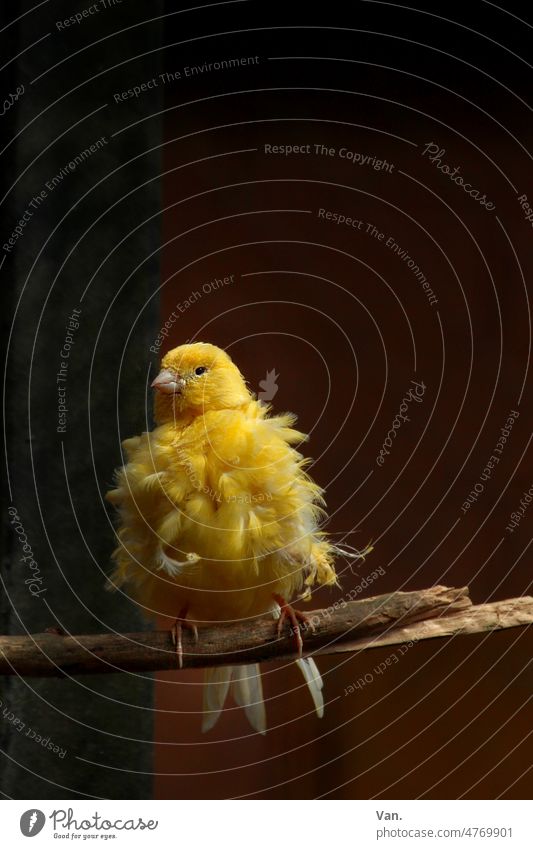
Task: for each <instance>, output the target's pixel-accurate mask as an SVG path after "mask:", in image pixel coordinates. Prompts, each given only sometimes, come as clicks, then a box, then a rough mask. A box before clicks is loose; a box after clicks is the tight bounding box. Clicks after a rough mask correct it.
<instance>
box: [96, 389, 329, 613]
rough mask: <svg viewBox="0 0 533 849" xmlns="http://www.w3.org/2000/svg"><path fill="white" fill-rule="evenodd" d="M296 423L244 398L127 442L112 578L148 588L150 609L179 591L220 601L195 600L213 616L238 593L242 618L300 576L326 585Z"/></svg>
mask: <svg viewBox="0 0 533 849" xmlns="http://www.w3.org/2000/svg"><path fill="white" fill-rule="evenodd" d="M293 424H294V417H292V416H291V415H289V414H285V415H281V416H276V417H268V416H267V410H266V408H265V407H264V406H263V405H261V404H259V403H258V402H255V401H252V402H250V404H248V405H247V406H245V407H244V408H243V409H239V410H217V411H211V412H206V413H204V414H203V415H200V416H196V417H195V418H194V419H193V420H192V421H191V422H190V423H188V424H187V425H186V426H183V427H177V426H176V425H175V424H174V423H173V422H171V423H166V424H163V425H161V426H160V427H157V428H156V429H155V430H154V431H152V432H151V433H145V434H143V436H141V437H138V438H136V439H133V440H127V441H126V442H125V443H124V449H125V452H126V454H127V459H128V462H127V464H126V465H125V466H124V467H123V468H122V469H121V470H120V471H119V472H118V475H117V488H116V489H115V490H113V491H112V492H111V493H110V494H109V499H110V500H111V501H112V502H114V503H115V504H116V506H117V507H118V509H119V513H120V518H121V528H120V530H119V538H120V545H119V548H118V549H117V550H116V552H115V560H116V562H117V567H118V568H117V571H116V573H115V576H114V579H116V580H117V581H118V582H119V583H127V582H130V584H131V586H132V588H134V587H135V586H137V587H140V586H141V585H142V589H143V598H144V597H145V596H146V592H147V584H148V583H150V582H151V583H152V584H153V586H152V591H153V595H154V604H160V603H161V600H162V599H164V598H165V597H166V598H169V597H170V596H174V595H175V594H176V593H177V594H178V595H180V594H181V595H183V596H187V594H189V595H190V594H191V593H192V595H193V602H194V600H196V602H198V601H200V599H201V598H202V596H203V595H205V594H208V595H209V594H211V595H213V594H215V595H216V594H218V598H216V599H215V598H214V597H213V598H212V599H211V602H212V604H211V603H209V604H207V603H206V601H205V599H203V607H204V608H205V612H206V616H207V617H208V618H214V619H217V618H221V617H220V616H213V615H212V614H213V612H216V611H218V610H222V611H224V608H228V607H229V606H231V604H230V602H231V603H234V602H238V599H239V595H240V596H242V598H241V603H240V604H239V603H238V604H237V606H238V607H239V612H244V608H245V607H246V608H248V607H249V606H250V605H251V607H250V611H251V612H255V608H258V609H257V612H258V613H260V612H264V610H265V609H269V607H270V606H271V598H272V593H273V592H277V591H279V590H280V589H281V590H283V592H284V593H285V595H286V596H288V597H290V596H291V595H292V594H293V593H294V592H295V591H296V589H298V588H299V587H300V586H301V585H302V583H303V581H304V579H305V578H306V577H307V583H308V584H310V583H312V582H313V581H314V580H318V581H319V582H321V583H332V582H334V580H335V573H334V571H333V568H332V563H331V561H332V558H331V556H330V551H329V546H328V544H327V543H326V541H325V539H324V536H323V535H322V534H321V533H320V532H319V531H318V528H317V525H318V521H319V519H320V516H321V513H322V511H321V507H320V504H321V500H322V497H321V490H320V488H319V487H318V486H317V485H316V484H315V483H314V482H313V481H312V480H311V479H310V478H309V476H308V475H307V474H306V472H305V470H304V466H305V465H306V461H305V460H304V459H303V457H302V455H301V454H300V453H298V451H296V450H295V448H293V447H292V446H293V444H295V443H299V442H301V441H302V440H303V439H304V438H305V437H304V436H303V434H300V433H299V432H298V431H296V430H294V428H293ZM154 582H155V583H154ZM169 584H170V586H169ZM251 590H253V592H250V591H251ZM221 594H226V595H225V596H224V595H222V597H221ZM234 597H235V598H234ZM254 599H255V600H254ZM224 600H226V601H227V604H224V603H221V602H223V601H224ZM267 600H268V601H267ZM174 603H175V600H174V599H173V600H172V604H174ZM200 606H202V605H200ZM207 607H208V608H209V609H210V612H209V613H207ZM211 608H214V609H215V610H214V611H213V610H211ZM158 609H159V608H158ZM225 615H227V618H231V617H232V614H231V613H230V612H229V610H228V611H227V612H226V614H224V613H223V612H222V617H224V616H225Z"/></svg>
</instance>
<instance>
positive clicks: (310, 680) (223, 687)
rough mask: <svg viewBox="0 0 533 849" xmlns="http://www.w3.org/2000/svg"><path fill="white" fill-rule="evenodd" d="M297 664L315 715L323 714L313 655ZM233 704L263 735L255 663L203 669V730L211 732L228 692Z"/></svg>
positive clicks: (260, 688) (258, 671) (263, 714)
mask: <svg viewBox="0 0 533 849" xmlns="http://www.w3.org/2000/svg"><path fill="white" fill-rule="evenodd" d="M296 664H297V666H298V668H299V669H300V671H301V672H302V675H303V676H304V678H305V682H306V684H307V686H308V688H309V692H310V693H311V698H312V699H313V704H314V706H315V710H316V715H317V716H318V717H319V718H322V716H323V715H324V697H323V695H322V687H323V681H322V677H321V675H320V672H319V671H318V668H317V665H316V663H315V661H314V660H313V658H312V657H303V658H299V659H298V660H297V661H296ZM230 688H231V695H232V696H233V698H234V700H235V702H236V704H238V705H240V707H243V708H244V712H245V714H246V717H247V719H248V721H249V723H250V725H251V726H252V728H253V729H254V731H257V732H258V733H259V734H266V711H265V703H264V700H263V685H262V683H261V669H260V666H259V664H258V663H250V664H248V665H246V666H217V667H214V668H212V669H206V670H205V678H204V697H203V710H204V715H203V720H202V731H204V732H205V731H210V730H211V728H213V727H214V726H215V724H216V722H217V720H218V718H219V716H220V714H221V712H222V709H223V707H224V703H225V701H226V698H227V695H228V692H229V690H230Z"/></svg>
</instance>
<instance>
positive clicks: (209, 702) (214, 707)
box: [202, 663, 266, 734]
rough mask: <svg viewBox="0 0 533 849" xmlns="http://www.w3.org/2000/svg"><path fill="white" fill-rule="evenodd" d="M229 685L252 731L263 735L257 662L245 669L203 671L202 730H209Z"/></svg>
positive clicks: (260, 688) (230, 667)
mask: <svg viewBox="0 0 533 849" xmlns="http://www.w3.org/2000/svg"><path fill="white" fill-rule="evenodd" d="M230 686H231V694H232V696H233V698H234V699H235V702H236V703H237V704H238V705H240V707H243V708H244V712H245V713H246V716H247V718H248V721H249V723H250V725H251V726H252V728H253V729H254V731H257V732H259V734H266V713H265V703H264V701H263V685H262V684H261V670H260V668H259V664H258V663H251V664H248V665H247V666H218V667H215V668H213V669H206V670H205V678H204V716H203V720H202V731H209V730H210V729H211V728H213V726H214V725H215V724H216V722H217V720H218V718H219V716H220V714H221V712H222V709H223V707H224V702H225V701H226V696H227V695H228V691H229V689H230Z"/></svg>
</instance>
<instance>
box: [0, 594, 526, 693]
mask: <svg viewBox="0 0 533 849" xmlns="http://www.w3.org/2000/svg"><path fill="white" fill-rule="evenodd" d="M307 615H308V616H309V617H310V620H311V624H312V626H313V627H310V626H309V627H306V628H304V633H303V639H304V653H306V654H310V653H313V654H332V653H335V652H355V651H361V650H363V649H369V648H378V647H380V646H386V645H394V644H401V643H404V642H407V641H409V640H413V641H414V640H426V639H431V638H433V637H445V636H450V635H452V634H474V633H480V632H484V631H493V630H498V629H501V628H514V627H517V626H523V625H529V624H531V623H533V598H531V597H524V598H518V599H511V600H508V601H500V602H495V603H494V604H482V605H478V606H473V605H472V603H471V601H470V598H469V595H468V588H467V587H462V588H459V589H453V588H448V587H441V586H437V587H431V588H430V589H426V590H420V591H418V592H407V593H404V592H397V593H392V594H389V595H381V596H375V597H374V598H369V599H364V600H361V601H351V602H345V601H340V602H336V603H335V604H333V605H332V606H331V607H329V608H326V609H324V610H316V611H311V612H310V613H308V614H307ZM183 651H184V658H183V660H184V667H185V668H193V667H205V666H221V665H227V664H239V663H251V662H259V661H265V660H273V659H281V658H284V659H286V658H291V657H292V658H294V657H296V655H295V653H294V635H293V634H291V633H290V632H289V630H288V629H287V630H286V632H285V633H284V634H283V635H282V637H281V638H279V639H278V638H277V636H276V623H275V622H274V621H273V620H272V619H271V618H264V617H263V618H260V619H255V620H251V621H247V622H242V623H234V624H228V625H217V626H207V627H204V628H202V629H201V630H200V640H199V642H198V644H195V642H194V639H193V636H192V634H190V633H189V632H188V631H185V632H184V634H183ZM176 668H177V658H176V653H175V650H174V646H173V644H172V640H171V636H170V632H169V631H143V632H140V633H134V634H89V635H83V636H70V635H65V636H62V635H59V634H56V633H45V634H35V635H32V636H25V637H11V636H1V637H0V675H14V674H19V675H34V676H61V675H66V674H68V675H81V674H89V673H105V672H107V673H112V672H148V671H155V670H163V669H176Z"/></svg>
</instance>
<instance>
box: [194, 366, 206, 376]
mask: <svg viewBox="0 0 533 849" xmlns="http://www.w3.org/2000/svg"><path fill="white" fill-rule="evenodd" d="M206 371H207V367H206V366H198V368H195V369H194V373H195V374H197V375H198V376H200V375H201V374H204V373H205V372H206Z"/></svg>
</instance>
